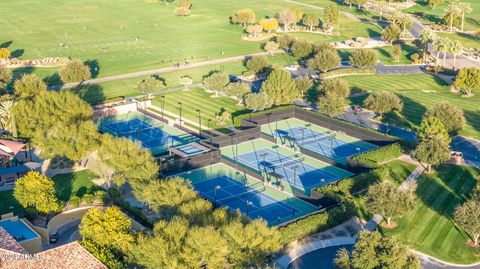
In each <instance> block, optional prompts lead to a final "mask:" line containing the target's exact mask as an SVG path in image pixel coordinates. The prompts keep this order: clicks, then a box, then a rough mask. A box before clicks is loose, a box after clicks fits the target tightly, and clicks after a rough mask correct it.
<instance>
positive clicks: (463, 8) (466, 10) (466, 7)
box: [458, 2, 473, 32]
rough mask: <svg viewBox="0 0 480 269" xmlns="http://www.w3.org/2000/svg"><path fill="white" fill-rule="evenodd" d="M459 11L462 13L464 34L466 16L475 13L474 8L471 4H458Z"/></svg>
mask: <svg viewBox="0 0 480 269" xmlns="http://www.w3.org/2000/svg"><path fill="white" fill-rule="evenodd" d="M458 9H459V10H460V13H461V14H462V32H463V26H464V24H465V14H470V13H471V12H472V11H473V8H472V6H471V5H470V3H466V2H460V3H459V4H458Z"/></svg>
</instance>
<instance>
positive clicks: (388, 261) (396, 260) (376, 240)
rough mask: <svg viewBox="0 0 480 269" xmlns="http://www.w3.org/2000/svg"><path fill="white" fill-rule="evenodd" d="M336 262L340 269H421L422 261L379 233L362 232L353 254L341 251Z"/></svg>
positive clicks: (392, 239)
mask: <svg viewBox="0 0 480 269" xmlns="http://www.w3.org/2000/svg"><path fill="white" fill-rule="evenodd" d="M334 262H335V265H336V267H337V268H339V269H375V268H409V269H420V268H421V267H420V259H419V258H418V257H417V256H416V255H414V254H412V253H411V252H410V250H409V249H408V247H406V246H404V245H402V244H400V243H399V242H398V241H397V240H395V239H394V238H393V237H386V236H382V235H381V234H380V233H379V232H378V231H374V232H369V231H362V232H360V234H359V235H358V238H357V242H356V243H355V246H354V248H353V250H352V253H351V254H349V253H348V251H346V250H345V249H341V250H340V251H339V252H338V253H337V257H336V258H335V260H334Z"/></svg>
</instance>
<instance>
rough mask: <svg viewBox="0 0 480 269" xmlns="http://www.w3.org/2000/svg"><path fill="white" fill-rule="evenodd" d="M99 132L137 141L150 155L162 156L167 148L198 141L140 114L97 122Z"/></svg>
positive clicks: (108, 118) (127, 114) (134, 113)
mask: <svg viewBox="0 0 480 269" xmlns="http://www.w3.org/2000/svg"><path fill="white" fill-rule="evenodd" d="M99 128H100V131H101V132H104V133H109V134H111V135H114V136H118V137H127V138H129V139H131V140H134V141H139V142H140V143H141V144H142V146H143V147H145V148H148V149H149V150H150V151H151V152H152V154H154V155H157V154H162V153H165V152H167V151H168V148H170V147H174V146H179V145H184V144H187V143H190V142H193V141H197V140H198V139H197V138H196V137H194V136H192V135H190V134H187V133H185V132H183V131H181V130H179V129H177V128H174V127H171V126H169V125H168V124H166V123H163V122H160V121H158V120H156V119H154V118H152V117H149V116H147V115H145V114H142V113H140V112H129V113H126V114H121V115H116V116H112V117H107V118H104V119H102V120H100V121H99Z"/></svg>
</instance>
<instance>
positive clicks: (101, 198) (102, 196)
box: [93, 191, 107, 203]
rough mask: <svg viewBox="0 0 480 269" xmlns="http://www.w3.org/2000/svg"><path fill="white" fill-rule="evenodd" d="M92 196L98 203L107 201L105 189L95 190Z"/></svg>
mask: <svg viewBox="0 0 480 269" xmlns="http://www.w3.org/2000/svg"><path fill="white" fill-rule="evenodd" d="M93 196H94V197H95V199H94V200H95V201H96V202H99V203H106V202H107V195H106V192H105V191H96V192H95V193H94V194H93Z"/></svg>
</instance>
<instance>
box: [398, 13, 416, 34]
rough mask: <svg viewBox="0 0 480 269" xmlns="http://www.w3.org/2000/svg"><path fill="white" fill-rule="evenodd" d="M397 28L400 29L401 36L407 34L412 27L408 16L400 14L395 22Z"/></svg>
mask: <svg viewBox="0 0 480 269" xmlns="http://www.w3.org/2000/svg"><path fill="white" fill-rule="evenodd" d="M397 24H398V26H399V27H400V28H401V29H402V35H403V36H405V35H406V34H407V30H408V29H410V28H412V27H413V22H412V19H411V17H410V16H409V15H406V14H402V16H400V17H399V19H398V21H397Z"/></svg>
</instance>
